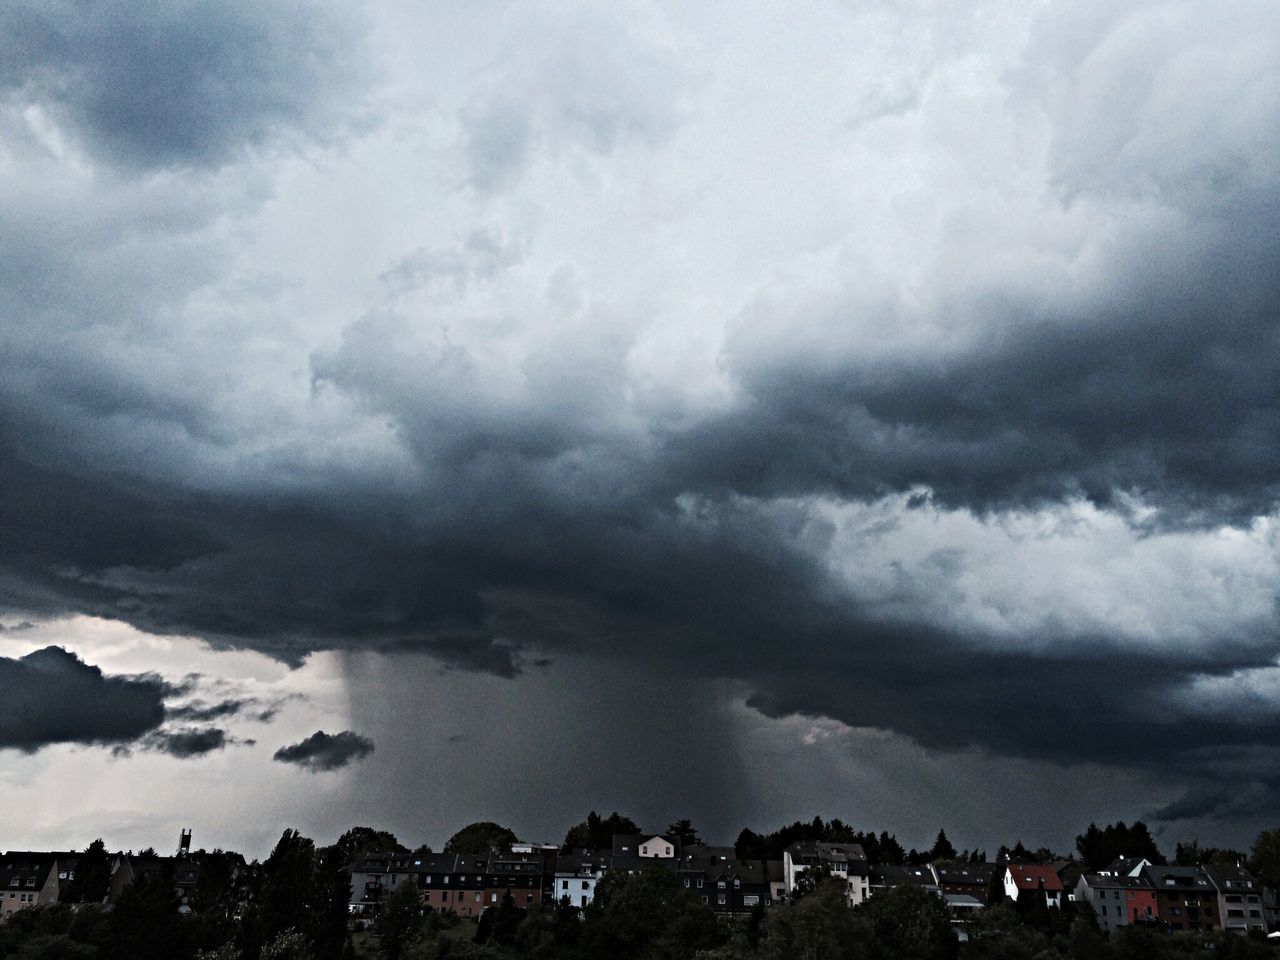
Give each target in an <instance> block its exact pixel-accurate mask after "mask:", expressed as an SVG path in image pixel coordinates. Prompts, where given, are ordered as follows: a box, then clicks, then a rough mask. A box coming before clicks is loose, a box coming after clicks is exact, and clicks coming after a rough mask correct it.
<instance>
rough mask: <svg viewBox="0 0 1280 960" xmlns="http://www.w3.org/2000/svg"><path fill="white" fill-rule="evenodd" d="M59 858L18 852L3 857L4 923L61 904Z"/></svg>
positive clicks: (0, 915)
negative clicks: (17, 915)
mask: <svg viewBox="0 0 1280 960" xmlns="http://www.w3.org/2000/svg"><path fill="white" fill-rule="evenodd" d="M58 856H59V855H58V854H56V853H40V852H35V851H30V850H27V851H23V850H14V851H10V852H9V853H7V854H5V855H4V856H3V857H0V898H2V899H0V920H7V919H8V918H9V917H10V916H12V915H13V914H14V913H16V912H17V911H19V910H25V909H27V908H28V907H42V906H45V905H47V904H50V903H57V902H58Z"/></svg>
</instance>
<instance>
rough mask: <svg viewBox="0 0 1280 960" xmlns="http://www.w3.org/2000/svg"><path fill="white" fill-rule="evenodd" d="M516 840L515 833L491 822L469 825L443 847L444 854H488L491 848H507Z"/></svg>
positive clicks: (485, 821) (484, 821)
mask: <svg viewBox="0 0 1280 960" xmlns="http://www.w3.org/2000/svg"><path fill="white" fill-rule="evenodd" d="M517 839H518V838H517V837H516V835H515V831H513V830H511V829H510V828H508V827H504V826H502V825H501V824H497V823H494V822H493V821H491V820H480V821H477V822H476V823H469V824H467V825H466V826H465V827H463V828H462V829H461V830H459V831H458V832H457V833H455V834H454V835H453V836H452V837H450V838H449V842H448V843H446V844H445V845H444V849H445V852H446V853H466V854H472V855H473V856H479V855H480V854H484V853H488V852H489V850H490V849H491V848H493V847H508V846H510V845H511V844H513V843H515V842H516V840H517Z"/></svg>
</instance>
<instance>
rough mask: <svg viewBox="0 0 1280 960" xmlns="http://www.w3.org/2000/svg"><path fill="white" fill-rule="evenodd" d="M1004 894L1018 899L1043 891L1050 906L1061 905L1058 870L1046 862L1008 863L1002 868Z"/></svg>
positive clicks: (1060, 881) (1060, 885) (1057, 906)
mask: <svg viewBox="0 0 1280 960" xmlns="http://www.w3.org/2000/svg"><path fill="white" fill-rule="evenodd" d="M1003 885H1004V895H1005V896H1006V897H1008V898H1009V899H1010V900H1013V901H1018V900H1021V899H1022V898H1023V897H1027V896H1034V895H1037V894H1038V893H1040V892H1043V893H1044V899H1045V903H1046V904H1047V905H1049V906H1050V907H1054V908H1061V907H1062V894H1063V890H1062V880H1061V879H1059V877H1058V872H1057V871H1056V870H1054V868H1053V867H1051V866H1049V865H1047V864H1039V863H1010V864H1006V865H1005V869H1004V880H1003Z"/></svg>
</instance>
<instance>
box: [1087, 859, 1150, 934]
mask: <svg viewBox="0 0 1280 960" xmlns="http://www.w3.org/2000/svg"><path fill="white" fill-rule="evenodd" d="M1075 895H1076V897H1075V898H1076V900H1077V901H1078V902H1080V903H1087V904H1089V905H1090V906H1091V907H1093V910H1094V912H1095V913H1096V914H1097V915H1098V926H1100V927H1101V928H1102V929H1103V930H1105V931H1106V932H1107V933H1115V932H1116V930H1118V929H1119V928H1120V927H1127V926H1131V925H1133V924H1135V923H1155V922H1156V921H1157V919H1158V910H1157V904H1156V892H1155V890H1154V889H1153V888H1152V887H1151V884H1150V883H1148V882H1147V881H1146V879H1145V878H1143V877H1141V876H1137V877H1130V876H1127V875H1125V874H1104V873H1086V874H1082V875H1081V876H1080V879H1079V880H1077V881H1076V887H1075Z"/></svg>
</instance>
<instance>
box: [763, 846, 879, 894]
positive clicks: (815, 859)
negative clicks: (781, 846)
mask: <svg viewBox="0 0 1280 960" xmlns="http://www.w3.org/2000/svg"><path fill="white" fill-rule="evenodd" d="M782 865H783V871H784V875H785V877H786V883H787V896H789V897H790V896H794V894H795V889H796V882H797V881H798V880H799V878H800V876H801V874H803V873H804V872H805V871H806V870H809V869H811V868H814V867H825V868H826V869H827V870H828V871H829V872H830V873H831V875H832V876H833V877H837V878H838V879H840V880H842V881H844V884H845V891H846V892H845V897H846V899H847V900H848V901H849V906H851V907H856V906H857V905H858V904H860V903H863V902H864V901H865V900H866V899H867V898H868V897H869V896H870V895H871V881H870V864H868V863H867V855H866V853H865V852H864V851H863V849H862V845H861V844H858V843H818V842H814V841H809V842H805V843H793V844H792V845H791V846H789V847H787V849H786V850H784V851H783V853H782Z"/></svg>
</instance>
